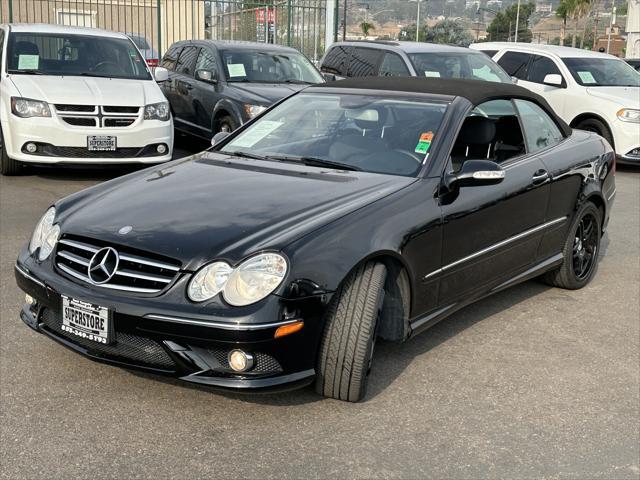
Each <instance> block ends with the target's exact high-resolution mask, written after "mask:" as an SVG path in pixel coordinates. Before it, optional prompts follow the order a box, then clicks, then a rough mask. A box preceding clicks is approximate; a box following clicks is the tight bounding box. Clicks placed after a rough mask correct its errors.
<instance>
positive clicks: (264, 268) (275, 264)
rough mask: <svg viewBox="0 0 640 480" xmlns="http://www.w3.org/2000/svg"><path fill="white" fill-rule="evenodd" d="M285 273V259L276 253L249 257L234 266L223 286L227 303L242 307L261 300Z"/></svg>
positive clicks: (278, 283) (271, 290)
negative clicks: (237, 265) (236, 266)
mask: <svg viewBox="0 0 640 480" xmlns="http://www.w3.org/2000/svg"><path fill="white" fill-rule="evenodd" d="M286 274H287V261H286V260H285V258H284V257H283V256H282V255H278V254H277V253H263V254H260V255H256V256H255V257H251V258H250V259H248V260H246V261H245V262H244V263H241V264H240V266H239V267H238V268H236V269H235V270H234V271H233V273H232V274H231V276H230V277H229V280H228V281H227V284H226V285H225V287H224V292H223V295H224V299H225V300H226V301H227V303H229V304H231V305H233V306H235V307H242V306H245V305H250V304H252V303H255V302H257V301H259V300H262V299H263V298H265V297H266V296H267V295H269V294H270V293H271V292H273V291H274V290H275V289H276V288H278V285H280V284H281V283H282V280H284V277H285V275H286Z"/></svg>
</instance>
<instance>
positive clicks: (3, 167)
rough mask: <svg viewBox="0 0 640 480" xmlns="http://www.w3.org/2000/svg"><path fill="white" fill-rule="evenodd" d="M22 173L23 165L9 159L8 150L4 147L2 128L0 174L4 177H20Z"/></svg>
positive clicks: (0, 131) (0, 133)
mask: <svg viewBox="0 0 640 480" xmlns="http://www.w3.org/2000/svg"><path fill="white" fill-rule="evenodd" d="M21 171H22V164H21V163H20V162H18V161H16V160H13V159H11V158H9V155H8V154H7V149H6V148H5V145H4V134H3V133H2V128H0V174H2V175H18V174H19V173H21Z"/></svg>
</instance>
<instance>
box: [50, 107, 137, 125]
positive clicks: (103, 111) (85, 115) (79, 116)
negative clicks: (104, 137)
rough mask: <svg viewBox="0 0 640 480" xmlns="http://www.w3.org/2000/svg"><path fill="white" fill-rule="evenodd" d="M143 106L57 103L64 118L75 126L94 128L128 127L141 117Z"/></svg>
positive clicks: (57, 109)
mask: <svg viewBox="0 0 640 480" xmlns="http://www.w3.org/2000/svg"><path fill="white" fill-rule="evenodd" d="M140 110H141V107H136V106H128V105H123V106H120V105H115V106H114V105H104V106H102V105H62V104H56V112H58V113H59V114H60V116H61V118H62V120H63V121H64V122H65V123H67V124H69V125H73V126H78V127H90V128H91V127H93V128H126V127H129V126H131V125H133V124H134V123H135V122H136V121H137V120H138V119H139V118H140Z"/></svg>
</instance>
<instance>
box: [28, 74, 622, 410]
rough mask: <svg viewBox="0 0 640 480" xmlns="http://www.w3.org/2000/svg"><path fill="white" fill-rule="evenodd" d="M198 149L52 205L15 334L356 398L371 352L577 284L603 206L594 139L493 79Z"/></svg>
mask: <svg viewBox="0 0 640 480" xmlns="http://www.w3.org/2000/svg"><path fill="white" fill-rule="evenodd" d="M215 140H216V143H215V146H214V147H213V148H212V149H211V150H210V151H206V152H202V153H200V154H197V155H194V156H193V157H189V158H185V159H182V160H178V161H174V162H172V163H169V164H165V165H162V166H157V167H153V168H150V169H147V170H143V171H139V172H136V173H133V174H130V175H127V176H125V177H122V178H119V179H115V180H112V181H109V182H106V183H103V184H101V185H98V186H95V187H92V188H90V189H87V190H84V191H81V192H79V193H76V194H74V195H71V196H70V197H67V198H65V199H62V200H60V201H59V202H57V203H56V204H55V205H53V206H52V207H51V208H50V209H49V210H47V212H46V213H45V215H44V216H43V217H42V219H41V220H40V222H39V223H38V224H37V226H36V229H35V232H34V234H33V237H32V239H31V241H30V243H29V244H28V245H26V246H25V248H24V250H23V251H22V252H21V253H20V255H19V257H18V260H17V264H16V267H15V271H16V278H17V281H18V284H19V286H20V287H21V288H22V289H23V290H24V291H25V292H26V293H27V296H26V304H25V305H24V307H23V308H22V311H21V318H22V320H23V321H24V322H25V323H26V324H27V325H29V326H30V327H31V328H33V329H35V330H37V331H38V332H41V333H43V334H45V335H47V336H49V337H51V338H52V339H54V340H56V341H58V342H60V343H61V344H63V345H65V346H67V347H69V348H71V349H73V350H75V351H77V352H80V353H82V354H84V355H87V356H89V357H91V358H93V359H97V360H101V361H104V362H107V363H111V364H115V365H120V366H124V367H128V368H129V367H134V368H141V369H145V370H147V371H152V372H157V373H164V374H169V375H173V376H177V377H180V378H182V379H184V380H187V381H190V382H196V383H201V384H207V385H212V386H216V387H221V388H228V389H236V390H251V391H254V390H274V389H283V388H285V387H286V388H290V387H293V386H301V385H305V384H309V383H311V382H315V386H316V390H317V391H318V392H319V393H321V394H323V395H326V396H329V397H334V398H338V399H342V400H349V401H358V400H360V399H362V398H363V396H364V394H365V386H366V378H367V375H368V372H369V369H370V367H371V362H372V358H373V351H374V345H375V341H376V339H377V338H382V339H386V340H396V341H402V340H405V339H407V338H409V337H410V336H412V335H415V334H416V333H418V332H420V331H423V330H425V329H427V328H428V327H430V326H432V325H434V324H435V323H436V322H438V321H440V320H442V319H443V318H445V317H446V316H447V315H450V314H451V313H452V312H454V311H456V310H457V309H459V308H461V307H463V306H464V305H467V304H469V303H470V302H473V301H475V300H478V299H479V298H482V297H485V296H487V295H489V294H492V293H494V292H497V291H500V290H502V289H504V288H507V287H509V286H512V285H514V284H517V283H518V282H522V281H524V280H527V279H529V278H532V277H538V276H543V278H544V279H545V280H546V281H547V282H549V283H550V284H552V285H555V286H558V287H562V288H569V289H576V288H581V287H583V286H584V285H586V284H587V283H588V282H589V281H590V280H591V278H592V277H593V275H594V272H595V270H596V264H597V260H598V253H599V247H600V239H601V236H602V233H603V231H604V229H605V227H606V225H607V221H608V218H609V213H610V209H611V205H612V199H613V197H614V195H615V182H614V175H615V163H614V153H613V151H612V150H611V147H610V146H609V145H608V144H607V143H606V142H605V141H604V140H603V139H602V138H601V137H599V136H598V135H595V134H592V133H588V132H583V131H572V130H571V129H570V128H569V127H568V126H567V125H566V124H565V123H563V122H562V120H560V119H559V118H558V117H557V116H556V115H555V114H554V113H553V111H552V110H551V109H550V108H549V106H548V105H547V104H546V103H545V101H544V100H543V99H542V98H540V97H539V96H537V95H535V94H532V93H530V92H529V91H527V90H525V89H523V88H520V87H518V86H516V85H509V84H496V83H486V82H481V81H467V80H451V79H447V80H440V79H423V78H400V79H398V78H371V79H363V80H345V81H341V82H335V83H331V84H324V85H318V86H313V87H310V88H307V89H305V90H303V91H302V92H300V93H297V94H295V95H293V96H292V97H289V98H288V99H286V100H283V101H282V102H280V103H279V104H277V105H276V106H274V107H273V108H271V109H269V110H268V111H267V112H265V113H263V114H262V115H260V116H259V117H258V118H256V119H255V120H253V121H251V122H249V123H247V124H246V125H244V126H243V127H241V128H240V129H238V130H237V131H235V132H233V133H231V134H227V133H224V134H218V135H217V136H216V139H215ZM584 308H588V306H585V307H584Z"/></svg>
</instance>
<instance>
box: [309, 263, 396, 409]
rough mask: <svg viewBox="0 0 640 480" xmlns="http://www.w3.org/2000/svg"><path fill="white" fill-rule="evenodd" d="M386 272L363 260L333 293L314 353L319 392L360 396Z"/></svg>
mask: <svg viewBox="0 0 640 480" xmlns="http://www.w3.org/2000/svg"><path fill="white" fill-rule="evenodd" d="M386 275H387V269H386V267H385V266H384V264H382V263H379V262H374V261H371V262H367V263H365V264H363V265H360V266H359V267H358V268H356V270H354V271H353V272H352V273H351V274H349V276H348V277H347V278H346V279H345V280H344V282H343V283H342V285H341V286H340V288H338V290H337V291H336V293H335V294H334V296H333V298H332V300H331V303H330V305H329V307H328V309H327V313H326V316H325V327H324V333H323V335H322V340H321V343H320V353H319V355H318V368H317V377H316V391H317V392H318V393H319V394H321V395H324V396H326V397H331V398H335V399H338V400H345V401H349V402H358V401H360V400H362V399H363V398H364V396H365V393H366V385H367V375H368V373H369V370H370V368H371V362H372V359H373V350H374V346H375V336H376V326H377V323H378V318H379V316H380V312H381V310H382V304H383V301H384V283H385V278H386Z"/></svg>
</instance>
